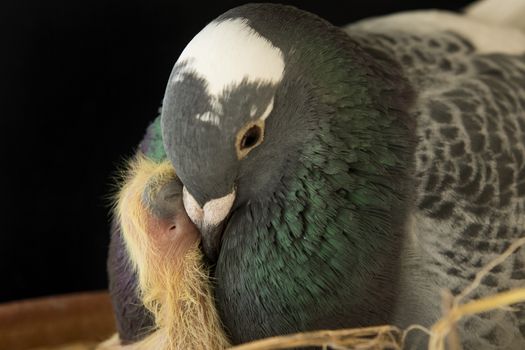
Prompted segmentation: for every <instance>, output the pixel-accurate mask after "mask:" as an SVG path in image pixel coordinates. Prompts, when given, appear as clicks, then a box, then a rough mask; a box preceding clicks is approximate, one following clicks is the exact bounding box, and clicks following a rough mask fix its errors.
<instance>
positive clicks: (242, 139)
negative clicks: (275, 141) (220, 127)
mask: <svg viewBox="0 0 525 350" xmlns="http://www.w3.org/2000/svg"><path fill="white" fill-rule="evenodd" d="M263 139H264V120H262V119H259V120H257V121H255V122H253V121H252V122H249V123H248V124H246V125H245V126H244V127H243V128H241V130H239V131H238V132H237V138H236V143H235V146H236V147H235V148H236V149H237V158H238V159H242V158H244V157H246V155H247V154H248V153H250V151H251V150H252V149H254V148H255V147H257V146H258V145H260V144H261V142H262V141H263Z"/></svg>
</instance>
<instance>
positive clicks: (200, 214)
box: [182, 186, 236, 262]
mask: <svg viewBox="0 0 525 350" xmlns="http://www.w3.org/2000/svg"><path fill="white" fill-rule="evenodd" d="M235 194H236V193H235V189H233V190H232V192H230V193H228V194H227V195H225V196H223V197H220V198H215V199H212V200H209V201H207V202H206V203H204V205H203V206H202V207H201V206H199V203H197V201H196V200H195V198H194V197H193V196H192V194H191V193H190V192H189V191H188V190H187V188H186V186H184V188H183V190H182V200H183V202H184V208H185V209H186V213H187V214H188V216H189V217H190V219H191V221H193V223H194V224H195V226H197V228H198V229H199V231H200V233H201V236H202V247H203V250H204V254H205V255H206V257H207V258H208V259H209V260H210V261H213V262H215V261H217V258H218V255H219V250H220V246H221V239H222V231H223V228H224V224H225V221H226V217H227V216H228V214H229V213H230V210H231V208H232V206H233V202H234V201H235Z"/></svg>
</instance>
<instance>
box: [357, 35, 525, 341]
mask: <svg viewBox="0 0 525 350" xmlns="http://www.w3.org/2000/svg"><path fill="white" fill-rule="evenodd" d="M348 32H349V33H350V34H351V35H352V37H353V38H355V39H356V40H357V41H359V42H361V44H362V45H363V46H365V47H370V48H373V49H376V50H377V49H380V50H383V51H384V52H386V53H388V54H389V55H392V56H394V57H396V58H397V60H398V61H399V62H400V64H401V65H402V66H403V68H404V71H405V73H406V76H407V78H408V79H409V81H410V82H411V84H412V86H413V88H414V90H415V91H416V93H417V95H418V98H417V102H416V104H415V106H414V108H413V111H412V114H413V115H414V117H415V118H417V122H418V128H417V132H418V138H419V142H418V147H417V151H416V154H415V161H416V169H417V173H416V176H415V178H416V183H417V188H418V196H417V197H418V198H417V202H416V206H417V207H416V208H415V209H414V212H413V224H412V226H411V230H413V232H412V234H413V236H412V237H413V238H414V241H413V242H412V246H411V247H412V249H413V251H411V254H410V256H411V257H413V256H416V257H417V259H414V260H417V263H414V264H413V266H416V267H415V269H416V268H417V269H418V270H417V271H416V270H411V271H409V272H407V274H408V276H406V277H405V278H406V284H407V289H409V288H410V287H409V286H408V285H409V284H412V283H416V282H415V280H416V279H417V277H414V276H419V278H420V283H421V286H420V287H421V288H420V289H419V293H420V294H421V295H419V296H414V295H412V296H407V297H406V298H407V300H414V298H422V299H425V300H422V301H421V302H420V305H423V306H422V309H424V310H421V309H420V310H418V311H420V313H421V314H423V315H424V316H420V320H421V322H422V323H427V325H428V324H429V323H432V322H433V321H435V319H436V318H437V315H438V314H439V313H440V310H439V306H440V303H439V300H440V296H439V293H438V292H439V290H440V289H441V288H447V289H449V290H451V291H452V292H453V293H456V294H457V293H459V292H460V291H461V290H462V289H463V288H465V286H466V285H467V284H468V283H469V282H470V281H471V280H472V279H473V277H474V274H475V273H476V272H477V271H478V270H479V269H480V268H481V267H482V266H484V265H485V264H487V263H488V262H489V261H490V260H492V259H493V258H494V257H496V256H497V255H499V254H500V253H501V252H502V251H504V250H505V249H506V248H507V247H508V246H509V245H510V243H511V242H513V241H514V240H516V239H517V238H519V237H524V236H525V161H524V160H525V54H523V55H507V54H480V53H478V52H477V50H476V48H475V46H474V45H473V44H472V43H471V42H469V41H468V40H466V39H465V38H464V37H462V36H461V35H459V34H458V33H454V32H452V31H449V32H437V33H434V34H433V35H421V36H418V35H414V34H411V33H407V32H402V31H399V32H389V33H377V32H376V33H370V32H366V31H361V30H359V29H358V28H356V29H352V28H350V29H349V30H348ZM407 265H410V264H409V263H408V264H407ZM421 266H423V268H421ZM524 286H525V248H524V249H521V250H520V251H518V252H517V253H516V254H514V255H513V256H512V257H511V258H509V259H508V260H506V261H505V262H504V263H503V264H501V265H500V266H498V267H497V268H495V269H493V270H492V271H491V272H490V274H489V275H488V276H487V277H486V278H484V280H483V282H482V284H481V286H480V287H479V288H477V289H476V291H475V292H474V293H473V295H472V296H471V297H474V298H475V297H479V296H483V295H487V294H493V293H496V292H499V291H503V290H507V289H509V288H513V287H524ZM416 290H418V289H417V288H416ZM408 294H410V293H407V295H408ZM428 300H434V301H435V302H434V304H433V305H430V306H429V305H427V304H428V303H429V301H428ZM425 303H426V304H425ZM430 303H432V302H430ZM518 309H519V311H517V312H514V313H509V312H504V311H494V312H491V313H486V314H482V315H479V316H473V317H471V318H469V319H468V320H467V321H465V322H464V323H463V334H462V335H463V337H462V338H463V342H464V347H465V349H523V348H525V311H523V308H521V309H520V308H519V306H518ZM425 314H426V315H425ZM416 318H417V317H416ZM411 319H413V318H411ZM405 321H406V323H410V322H409V320H406V319H405Z"/></svg>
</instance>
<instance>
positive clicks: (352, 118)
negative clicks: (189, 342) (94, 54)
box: [148, 4, 525, 349]
mask: <svg viewBox="0 0 525 350" xmlns="http://www.w3.org/2000/svg"><path fill="white" fill-rule="evenodd" d="M158 123H159V121H158V120H157V121H156V124H155V125H156V126H155V129H154V130H155V132H153V133H151V134H149V136H148V140H149V141H148V145H149V146H148V147H149V148H148V149H149V150H150V152H152V154H156V155H157V156H158V157H159V158H161V159H164V157H167V159H169V160H170V161H171V162H172V164H173V165H174V167H175V169H177V174H178V176H179V178H180V179H181V181H182V183H183V185H184V189H183V198H184V206H185V209H186V211H187V212H188V215H189V217H190V218H191V219H192V221H193V222H194V223H195V224H196V225H197V226H198V227H199V230H200V232H201V235H202V248H203V250H204V252H205V254H206V256H207V259H208V262H209V265H210V267H211V268H212V269H213V270H212V274H213V280H214V283H215V285H214V286H215V300H216V305H217V308H218V311H219V314H220V317H221V321H222V323H223V325H224V326H225V328H226V331H227V333H228V335H229V337H230V340H231V341H232V343H234V344H236V343H241V342H246V341H250V340H254V339H259V338H263V337H268V336H273V335H279V334H287V333H291V332H296V331H306V330H314V329H326V328H342V327H356V326H367V325H377V324H386V323H391V324H396V325H398V326H400V327H406V326H408V325H409V324H413V323H419V324H422V325H424V326H430V325H431V324H432V323H433V322H435V321H436V320H437V319H438V317H439V315H440V312H441V311H440V305H441V298H440V290H441V289H444V288H447V289H449V290H451V291H452V292H453V293H456V294H457V293H458V292H460V291H461V290H462V289H463V288H464V287H465V286H466V285H467V284H468V283H469V281H471V280H472V278H473V277H474V274H475V273H476V272H477V271H478V270H479V269H480V268H481V267H482V266H483V265H484V264H486V263H487V262H488V261H490V260H491V259H492V258H494V257H495V256H497V255H498V254H500V253H501V252H502V251H503V250H505V248H506V247H507V246H508V245H509V244H510V243H511V242H512V241H513V240H515V239H517V238H518V237H523V236H524V235H525V232H524V231H525V225H524V224H525V199H524V198H525V182H524V181H523V179H525V163H524V161H525V160H524V157H525V149H524V147H525V34H523V33H522V32H520V31H518V30H515V29H512V28H502V29H499V28H498V27H494V26H491V25H489V24H484V23H483V22H480V21H476V20H473V19H469V18H468V17H466V16H464V15H455V14H450V13H441V12H414V13H407V14H400V15H394V16H390V17H384V18H378V19H370V20H365V21H362V22H359V23H356V24H354V25H351V26H348V27H346V28H345V29H344V31H343V30H341V29H339V28H336V27H334V26H332V25H331V24H329V23H327V22H326V21H324V20H322V19H320V18H318V17H317V16H315V15H312V14H309V13H306V12H304V11H300V10H297V9H295V8H292V7H288V6H281V5H269V4H258V5H245V6H242V7H239V8H236V9H233V10H231V11H229V12H227V13H225V14H224V15H222V16H221V17H219V18H218V19H217V20H215V21H213V22H212V23H211V24H210V25H208V26H207V27H206V28H205V29H204V30H203V31H202V32H201V33H199V34H198V35H197V36H196V37H195V39H193V40H192V42H190V44H189V45H188V47H187V48H186V49H185V50H184V52H183V53H182V55H181V57H180V58H179V60H178V61H177V63H176V64H175V67H174V69H173V72H172V74H171V76H170V79H169V82H168V86H167V89H166V94H165V97H164V102H163V108H162V114H161V120H160V124H161V128H162V130H161V131H162V132H161V131H160V130H159V124H158ZM152 130H153V129H152ZM161 142H162V144H163V147H160V146H159V145H160V144H161ZM524 284H525V252H523V250H521V251H519V252H518V253H516V254H515V255H513V256H512V257H511V258H509V259H508V260H506V261H505V262H504V263H503V264H502V265H501V266H499V267H498V268H496V269H493V270H492V271H491V273H490V274H489V275H488V276H487V277H486V278H485V279H484V280H483V281H482V284H481V286H480V287H479V288H478V289H476V292H475V293H474V295H472V296H471V297H478V296H482V295H486V294H489V293H495V292H498V291H503V290H506V289H509V288H512V287H517V286H523V285H524ZM460 333H461V339H462V342H463V345H464V347H465V348H466V349H522V348H525V312H523V311H522V310H521V309H519V310H518V311H516V312H512V313H510V312H504V311H494V312H491V313H485V314H482V315H479V316H477V315H476V316H473V317H471V318H469V319H468V320H467V321H465V322H462V323H461V327H460ZM413 346H414V347H416V348H421V347H423V345H422V343H417V341H414V343H413Z"/></svg>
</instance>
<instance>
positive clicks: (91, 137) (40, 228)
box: [0, 0, 470, 302]
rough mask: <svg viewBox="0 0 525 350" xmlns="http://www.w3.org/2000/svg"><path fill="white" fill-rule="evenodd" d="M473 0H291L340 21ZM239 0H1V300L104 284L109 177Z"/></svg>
mask: <svg viewBox="0 0 525 350" xmlns="http://www.w3.org/2000/svg"><path fill="white" fill-rule="evenodd" d="M281 2H283V1H281ZM469 2H470V1H444V0H436V1H428V0H420V1H409V0H393V1H386V0H368V1H363V2H361V1H360V2H357V1H337V2H336V1H333V2H327V1H315V2H314V1H286V3H288V4H293V5H295V6H299V7H300V8H303V9H305V10H308V11H310V12H314V13H316V14H318V15H320V16H322V17H324V18H326V19H328V20H329V21H331V22H332V23H334V24H336V25H343V24H346V23H349V22H352V21H355V20H357V19H360V18H364V17H368V16H373V15H379V14H385V13H390V12H394V11H400V10H406V9H415V8H431V7H436V8H449V9H460V8H461V7H462V6H464V5H465V4H467V3H469ZM242 3H245V2H243V1H221V2H209V3H205V2H202V1H184V2H178V1H174V0H173V1H140V2H139V1H131V0H126V1H109V0H108V1H98V2H97V1H62V2H60V1H37V0H35V1H31V2H27V1H26V2H24V1H16V2H13V3H9V2H5V1H3V2H2V5H0V45H1V46H0V113H1V115H0V125H1V127H0V131H1V137H0V139H1V142H2V144H1V146H0V152H1V153H0V156H1V163H0V164H1V165H0V176H1V178H0V180H1V181H0V186H1V190H2V197H1V199H2V208H1V209H2V210H0V213H1V214H0V215H1V216H0V281H1V282H0V283H1V284H0V302H1V301H7V300H13V299H21V298H28V297H35V296H41V295H49V294H57V293H65V292H73V291H80V290H92V289H101V288H105V287H106V267H105V264H106V262H105V260H106V250H107V245H108V238H109V236H108V231H109V218H110V216H109V214H108V213H109V206H108V203H109V200H108V193H110V190H111V183H112V180H111V178H112V175H114V174H115V169H116V168H117V166H118V164H121V163H122V162H123V160H124V159H126V158H127V157H129V156H130V155H132V154H133V152H134V149H135V147H136V145H137V143H138V142H139V141H140V139H141V137H142V135H143V132H144V129H145V128H146V126H147V125H148V123H149V122H150V121H151V120H152V119H153V118H154V117H155V116H156V114H157V110H158V108H159V105H160V102H161V99H162V95H163V92H164V88H165V83H166V81H167V78H168V76H169V73H170V71H171V68H172V65H173V64H174V62H175V61H176V59H177V57H178V55H179V54H180V52H181V51H182V49H183V48H184V46H185V45H186V43H187V42H188V41H189V40H190V39H191V38H192V37H193V36H194V35H195V34H196V33H197V32H198V31H199V30H200V29H202V27H204V26H205V25H206V24H207V23H208V22H209V21H210V20H212V19H213V18H215V17H216V16H218V15H220V14H221V13H222V12H224V11H226V10H227V9H229V8H231V7H234V6H237V5H240V4H242Z"/></svg>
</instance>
